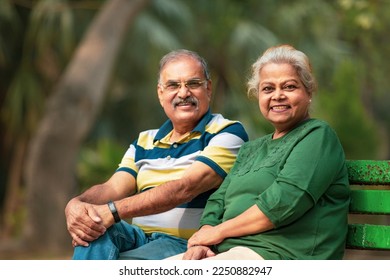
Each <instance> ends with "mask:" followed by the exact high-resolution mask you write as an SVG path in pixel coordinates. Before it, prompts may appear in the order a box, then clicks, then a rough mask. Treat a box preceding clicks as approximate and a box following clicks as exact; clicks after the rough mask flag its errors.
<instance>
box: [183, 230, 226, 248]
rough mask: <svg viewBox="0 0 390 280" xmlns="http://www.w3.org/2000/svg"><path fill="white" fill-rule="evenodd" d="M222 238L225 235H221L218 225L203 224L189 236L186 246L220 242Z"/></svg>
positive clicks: (208, 244)
mask: <svg viewBox="0 0 390 280" xmlns="http://www.w3.org/2000/svg"><path fill="white" fill-rule="evenodd" d="M224 239H225V237H224V236H223V235H222V232H221V231H220V230H219V228H218V226H215V227H213V226H209V225H205V226H203V227H202V228H201V229H200V230H198V231H197V232H195V233H194V234H193V235H192V236H191V238H190V239H189V240H188V245H187V248H191V247H193V246H198V245H203V246H210V245H215V244H219V243H221V242H222V241H223V240H224Z"/></svg>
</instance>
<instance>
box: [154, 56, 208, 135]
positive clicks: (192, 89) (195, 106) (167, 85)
mask: <svg viewBox="0 0 390 280" xmlns="http://www.w3.org/2000/svg"><path fill="white" fill-rule="evenodd" d="M157 92H158V98H159V100H160V104H161V106H162V107H163V108H164V111H165V114H166V115H167V116H168V118H169V119H170V120H171V121H172V123H173V126H174V127H177V126H185V127H189V128H190V129H193V128H194V127H195V126H196V125H197V123H198V122H199V120H200V119H201V118H202V117H203V115H204V114H205V113H206V112H207V110H208V109H209V104H210V98H211V81H210V80H206V77H205V76H204V72H203V68H202V65H201V64H200V62H199V61H197V60H195V59H194V58H192V57H189V56H182V57H180V58H178V59H175V60H173V61H170V62H168V63H167V64H166V65H165V66H164V68H163V69H162V71H161V74H160V83H159V85H158V86H157Z"/></svg>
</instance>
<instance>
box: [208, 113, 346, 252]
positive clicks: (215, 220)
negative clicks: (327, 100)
mask: <svg viewBox="0 0 390 280" xmlns="http://www.w3.org/2000/svg"><path fill="white" fill-rule="evenodd" d="M349 199H350V190H349V186H348V174H347V169H346V166H345V156H344V151H343V148H342V146H341V144H340V142H339V139H338V137H337V135H336V134H335V132H334V131H333V130H332V128H330V127H329V125H328V124H326V123H325V122H323V121H320V120H316V119H311V120H307V121H305V122H303V123H301V124H300V125H299V126H298V127H296V128H295V129H293V130H292V131H290V132H289V133H288V134H286V135H285V136H283V137H281V138H279V139H275V140H272V135H271V134H270V135H266V136H264V137H262V138H259V139H257V140H254V141H250V142H248V143H245V144H244V145H243V146H242V147H241V149H240V152H239V154H238V157H237V160H236V163H235V165H234V166H233V168H232V170H231V172H230V173H229V175H228V176H227V177H226V179H225V181H224V182H223V183H222V185H221V186H220V188H219V189H218V190H217V191H216V192H215V193H214V194H213V195H212V196H211V197H210V198H209V200H208V203H207V205H206V209H205V211H204V214H203V217H202V220H201V224H202V225H205V224H208V225H217V224H219V223H221V222H224V221H226V220H229V219H232V218H234V217H236V216H238V215H239V214H241V213H242V212H244V211H245V210H247V209H248V208H249V207H251V206H253V205H254V204H256V205H257V206H258V207H259V209H260V210H261V211H262V212H263V213H264V214H265V215H266V216H267V217H268V218H269V219H270V220H271V221H272V223H273V224H274V225H275V229H272V230H269V231H266V232H262V233H259V234H254V235H250V236H243V237H239V238H228V239H225V240H224V241H223V242H222V243H221V244H218V245H217V246H216V250H217V251H218V252H224V251H227V250H229V249H230V248H232V247H235V246H245V247H248V248H250V249H252V250H254V251H256V252H257V253H258V254H260V255H261V256H262V257H263V258H264V259H341V258H342V257H343V255H344V248H345V238H346V234H347V227H348V226H347V224H348V221H347V219H348V206H349Z"/></svg>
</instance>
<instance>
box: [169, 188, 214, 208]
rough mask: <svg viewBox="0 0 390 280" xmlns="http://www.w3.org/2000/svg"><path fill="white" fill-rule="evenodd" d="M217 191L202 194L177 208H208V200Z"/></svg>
mask: <svg viewBox="0 0 390 280" xmlns="http://www.w3.org/2000/svg"><path fill="white" fill-rule="evenodd" d="M215 190H216V189H213V190H209V191H207V192H204V193H201V194H200V195H198V196H197V197H195V198H194V199H193V200H191V201H190V202H187V203H183V204H181V205H179V206H176V208H204V207H205V206H206V203H207V199H208V198H209V196H210V195H211V194H212V193H213V192H215Z"/></svg>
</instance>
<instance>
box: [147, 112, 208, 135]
mask: <svg viewBox="0 0 390 280" xmlns="http://www.w3.org/2000/svg"><path fill="white" fill-rule="evenodd" d="M211 118H212V115H211V112H210V109H209V110H208V111H207V112H206V114H204V116H203V117H202V118H201V119H200V121H199V123H198V124H197V125H196V126H195V128H194V129H193V130H192V131H191V132H194V131H196V132H200V133H201V134H203V133H204V132H205V131H206V125H207V124H208V122H209V121H210V120H211ZM172 129H173V124H172V121H171V120H169V119H168V120H167V121H166V122H165V123H164V124H163V125H162V126H161V127H160V129H159V130H158V132H157V134H156V136H155V137H154V141H153V142H156V141H159V140H161V139H162V138H164V137H165V136H167V135H168V133H170V132H171V131H172Z"/></svg>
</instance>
